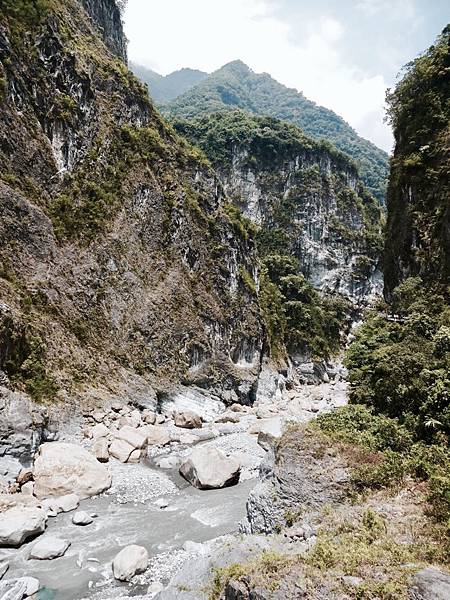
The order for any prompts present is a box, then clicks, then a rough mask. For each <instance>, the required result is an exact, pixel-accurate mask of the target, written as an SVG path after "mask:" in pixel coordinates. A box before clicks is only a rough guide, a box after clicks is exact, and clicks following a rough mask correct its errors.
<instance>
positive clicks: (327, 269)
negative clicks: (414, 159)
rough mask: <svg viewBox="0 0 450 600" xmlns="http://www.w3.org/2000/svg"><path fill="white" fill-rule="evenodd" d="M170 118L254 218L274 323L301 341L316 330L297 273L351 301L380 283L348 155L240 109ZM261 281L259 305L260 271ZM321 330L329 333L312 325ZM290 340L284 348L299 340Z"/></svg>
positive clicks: (378, 232) (377, 242)
mask: <svg viewBox="0 0 450 600" xmlns="http://www.w3.org/2000/svg"><path fill="white" fill-rule="evenodd" d="M174 125H175V128H176V129H177V130H178V131H179V132H180V133H182V134H183V135H185V136H186V137H188V139H189V140H190V141H192V142H193V143H195V144H198V145H199V146H200V147H201V148H202V149H203V150H204V152H205V153H206V154H207V156H208V157H209V159H210V160H211V162H212V164H213V166H214V167H215V169H216V171H217V172H218V173H219V175H220V178H221V181H222V182H223V185H224V189H225V190H226V192H227V194H228V196H229V197H230V198H231V199H232V200H233V203H234V205H235V206H237V207H238V208H239V209H240V211H242V214H243V215H244V216H245V217H246V218H247V219H248V220H249V221H250V222H252V223H253V225H254V226H255V231H256V239H257V243H258V251H259V254H260V256H261V258H262V259H263V260H264V265H265V266H266V267H267V273H268V276H269V279H270V280H271V282H272V283H274V284H276V285H277V287H278V288H280V289H282V305H283V306H282V308H283V310H282V317H283V316H284V317H287V321H286V322H285V324H284V325H282V324H281V323H277V324H274V329H277V330H278V331H280V329H282V328H283V327H284V328H285V330H286V336H287V337H288V338H289V339H290V341H291V342H293V340H294V338H295V337H296V336H294V335H293V332H294V331H295V330H298V329H299V327H300V328H301V329H303V330H304V333H305V334H306V331H305V330H308V329H309V341H311V340H312V338H314V333H313V331H314V321H315V319H314V318H312V319H311V315H310V314H309V312H308V311H310V310H311V307H312V306H313V305H314V304H320V300H319V299H318V297H317V294H316V293H315V291H314V290H313V289H312V288H311V287H310V286H308V284H307V283H306V281H305V282H304V283H303V282H302V280H301V279H298V276H299V275H302V276H303V277H304V278H305V279H306V280H307V282H309V284H311V285H312V287H313V288H314V289H315V290H318V291H320V292H322V295H323V296H324V297H326V296H330V295H335V296H334V298H340V297H344V298H347V299H349V300H351V301H352V302H353V304H354V305H356V306H361V305H364V304H367V302H368V301H369V300H371V299H372V298H373V297H374V296H375V295H376V294H377V293H380V292H381V286H382V278H381V273H380V270H379V258H380V254H381V248H382V221H383V215H382V211H381V209H380V207H379V204H378V203H377V201H376V200H375V199H374V198H373V197H372V196H371V195H370V194H368V193H367V192H366V191H365V188H364V186H363V185H362V183H361V180H360V179H359V176H358V172H357V169H356V166H355V164H354V163H353V162H352V160H351V159H349V158H348V157H347V156H346V155H344V154H343V153H340V152H339V151H337V150H336V149H335V148H333V147H332V146H331V145H329V144H326V143H325V142H317V141H314V140H312V139H310V138H307V137H306V136H305V135H304V134H303V133H302V132H301V131H300V130H299V129H298V128H297V127H295V126H294V125H290V124H288V123H283V122H281V121H278V120H277V119H272V118H268V117H254V116H252V115H250V114H249V113H246V112H244V111H233V112H229V111H226V112H221V113H215V114H213V115H208V116H204V117H201V118H199V119H195V120H193V121H175V122H174ZM295 277H297V279H295ZM289 278H291V279H289ZM292 278H294V279H292ZM262 285H263V288H262V294H261V302H262V305H263V309H264V270H263V278H262ZM298 286H300V287H301V288H302V290H301V291H300V289H299V287H298ZM305 286H306V287H305ZM294 287H295V292H294ZM283 288H284V289H283ZM307 289H308V291H307ZM305 294H307V296H308V297H307V298H306V297H305ZM302 299H303V302H304V305H303V306H302V310H301V312H300V313H299V314H298V315H296V318H295V319H294V320H293V319H292V318H290V316H291V317H292V316H293V315H292V312H293V309H294V308H295V309H297V308H299V307H298V306H296V305H295V303H296V302H300V301H301V300H302ZM294 305H295V306H294ZM308 305H309V306H308ZM341 308H342V307H341ZM294 312H295V311H294ZM327 318H328V320H329V321H331V320H332V318H331V315H330V314H327V316H326V317H325V316H324V318H323V321H324V322H325V321H327ZM319 320H320V321H321V320H322V319H319ZM281 321H283V319H281ZM324 324H325V323H323V325H324ZM269 330H270V327H269ZM297 337H298V336H297ZM301 337H302V339H303V341H307V339H308V337H305V336H303V335H302V336H301ZM320 337H323V338H326V337H327V335H326V334H324V333H323V332H322V333H319V332H317V338H320ZM289 345H290V346H291V351H296V350H297V349H298V348H297V344H295V343H294V344H292V343H290V344H289ZM313 345H314V344H313ZM316 350H319V348H318V347H317V348H316ZM323 350H324V349H323ZM325 353H326V352H325ZM319 354H320V351H319Z"/></svg>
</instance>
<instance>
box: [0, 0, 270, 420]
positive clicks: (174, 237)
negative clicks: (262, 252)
mask: <svg viewBox="0 0 450 600" xmlns="http://www.w3.org/2000/svg"><path fill="white" fill-rule="evenodd" d="M47 5H48V6H49V8H48V9H46V10H43V11H41V13H40V14H39V18H38V19H36V20H35V21H33V23H32V27H28V24H24V23H22V22H21V21H20V19H21V18H22V16H21V15H20V14H19V15H18V12H17V11H15V10H14V8H13V3H8V4H7V5H6V7H4V8H3V7H2V14H1V21H2V23H1V27H0V62H1V64H2V65H3V67H2V72H1V80H2V81H5V86H4V87H3V86H2V89H1V92H0V94H1V95H0V137H1V138H2V139H14V140H15V143H14V144H12V145H8V147H6V146H5V145H2V148H1V150H0V171H1V172H2V174H3V173H5V174H7V177H5V178H4V179H3V181H2V183H0V239H1V240H2V247H1V249H0V251H1V260H2V264H7V265H8V268H7V269H4V270H2V275H1V285H2V302H3V303H4V304H5V305H8V307H9V312H10V314H11V318H10V319H9V320H8V322H7V323H5V327H4V328H3V327H1V326H0V347H2V348H3V347H6V345H7V344H6V342H8V340H9V342H8V348H9V347H10V348H11V351H10V352H9V355H8V356H6V357H5V356H4V355H3V353H0V370H3V371H5V372H6V374H7V376H8V377H9V379H10V381H18V380H19V381H20V383H21V384H23V386H24V388H25V389H27V390H28V391H29V392H30V393H32V394H34V395H36V396H39V395H42V396H46V397H51V398H52V399H53V397H54V396H55V394H56V393H57V392H58V390H61V395H62V396H64V390H65V389H68V388H70V387H71V382H72V381H73V379H74V377H77V376H78V375H79V373H91V375H92V374H94V373H95V379H96V381H95V382H94V383H96V384H99V385H101V384H103V383H107V385H108V388H109V389H111V390H112V391H113V392H114V393H117V394H118V393H119V392H120V394H121V397H124V396H128V397H130V394H129V393H128V389H127V388H129V389H131V388H133V390H140V391H139V397H140V398H142V399H143V402H144V403H145V406H146V407H147V408H152V409H154V404H155V402H154V398H153V397H152V395H151V394H150V395H149V394H147V393H145V389H147V390H148V389H154V384H155V382H158V383H159V384H161V382H169V383H170V384H171V385H178V384H179V382H180V380H181V378H182V377H183V380H184V381H185V383H186V385H187V386H189V385H192V384H195V383H199V384H200V385H203V384H204V382H205V381H208V382H211V383H212V384H213V385H215V386H216V387H217V390H218V392H219V393H230V392H231V391H233V390H238V389H239V387H240V385H241V383H242V381H247V380H249V381H250V386H251V385H252V384H254V383H255V381H256V378H257V375H258V360H256V361H255V364H254V365H248V366H247V367H246V368H244V367H242V366H239V367H237V366H236V364H235V363H234V361H233V356H234V354H235V351H236V349H237V348H238V347H239V345H240V344H241V343H242V340H246V341H248V342H249V343H250V341H252V343H253V344H254V346H255V354H256V355H257V356H259V354H260V352H261V350H262V345H263V331H262V326H261V320H260V315H259V310H258V306H257V298H256V293H255V291H254V290H250V289H248V288H247V287H246V285H245V284H244V283H243V281H242V280H241V278H240V277H239V273H240V272H241V271H242V270H243V269H245V270H246V271H248V272H256V270H257V259H256V251H255V247H254V243H253V241H252V239H251V238H249V237H248V235H246V232H245V231H243V230H242V231H239V230H238V229H237V228H236V227H235V226H234V225H233V223H232V220H231V219H230V217H229V216H228V214H227V213H226V207H227V206H228V205H229V199H228V198H227V197H226V195H225V194H224V192H223V190H222V188H221V186H220V185H219V184H218V181H217V178H216V175H215V173H214V172H213V171H212V170H211V169H210V167H209V166H208V165H206V164H205V162H204V161H203V162H202V160H200V159H199V158H198V156H197V153H196V152H195V151H193V150H192V149H191V148H190V147H188V146H187V145H186V144H184V143H182V142H180V140H179V138H178V137H176V136H174V135H173V131H172V129H171V128H169V127H168V126H167V124H166V123H165V121H164V120H163V119H162V118H161V117H160V115H159V114H158V113H157V111H156V110H155V109H154V107H153V105H152V104H151V102H150V101H149V99H148V94H147V91H146V89H145V88H144V87H143V86H141V85H140V83H139V81H138V80H137V79H136V78H135V77H134V76H133V75H132V74H131V73H130V72H128V70H127V69H126V66H125V65H124V63H123V58H124V47H125V36H124V34H123V31H122V26H121V23H120V18H119V13H118V10H117V8H115V5H114V2H113V0H95V1H94V0H75V1H74V2H68V0H63V1H62V2H59V3H57V5H58V10H55V11H54V10H53V9H52V8H51V7H52V5H53V3H46V6H47ZM17 21H20V22H17ZM12 30H13V31H15V32H20V33H19V34H18V35H17V36H16V35H13V34H12V33H11V31H12ZM25 33H26V35H25ZM102 38H103V40H104V41H105V43H106V45H105V43H103V41H102ZM111 50H112V52H111ZM94 56H95V60H94V59H91V58H90V57H94ZM117 56H119V57H120V58H117ZM61 74H62V75H61ZM31 82H33V83H31ZM105 90H108V92H107V93H105ZM38 97H39V99H40V100H39V101H37V100H36V98H38ZM99 156H101V157H102V160H101V161H100V160H98V157H99ZM111 174H113V175H114V176H113V177H112V178H111ZM5 180H7V182H8V183H5ZM25 180H26V181H27V185H22V183H23V182H24V181H25ZM78 183H81V184H82V186H81V188H82V189H81V188H80V187H79V186H78ZM19 289H20V290H21V291H20V293H19V292H18V290H19ZM24 299H25V300H24ZM24 306H27V307H28V306H32V307H33V310H31V311H27V313H26V314H25V312H24V308H23V307H24ZM56 315H59V316H58V317H56ZM162 323H165V325H164V326H163V327H162V326H161V324H162ZM19 330H20V331H23V336H22V337H20V338H19V337H18V336H16V335H15V332H16V331H19ZM94 340H95V343H94ZM90 342H92V344H91V343H90ZM91 345H92V346H93V345H95V347H96V348H97V349H99V350H97V351H96V352H94V353H92V352H91V351H90V350H88V347H90V346H91ZM62 355H63V356H64V361H63V364H61V356H62ZM11 356H12V357H13V360H11ZM23 365H24V367H23ZM22 367H23V368H22ZM25 367H26V368H27V369H28V371H27V370H26V369H25ZM8 371H9V372H8ZM38 384H39V385H38ZM161 387H163V388H165V389H167V387H166V386H165V385H163V386H161ZM236 393H237V392H236ZM133 394H134V392H133ZM136 394H137V392H136ZM136 394H135V395H136ZM131 395H132V394H131Z"/></svg>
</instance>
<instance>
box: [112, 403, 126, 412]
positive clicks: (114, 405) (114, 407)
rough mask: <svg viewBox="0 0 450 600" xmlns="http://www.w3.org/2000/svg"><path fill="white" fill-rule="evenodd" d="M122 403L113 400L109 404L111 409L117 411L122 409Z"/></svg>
mask: <svg viewBox="0 0 450 600" xmlns="http://www.w3.org/2000/svg"><path fill="white" fill-rule="evenodd" d="M122 407H123V404H122V403H121V402H113V403H112V404H111V410H112V411H114V412H116V413H118V412H120V411H121V410H122Z"/></svg>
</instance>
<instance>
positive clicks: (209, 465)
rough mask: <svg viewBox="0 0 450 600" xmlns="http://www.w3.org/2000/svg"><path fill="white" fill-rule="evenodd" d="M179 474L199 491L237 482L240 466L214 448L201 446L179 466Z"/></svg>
mask: <svg viewBox="0 0 450 600" xmlns="http://www.w3.org/2000/svg"><path fill="white" fill-rule="evenodd" d="M180 474H181V475H182V476H183V477H184V478H185V479H186V480H187V481H189V483H190V484H191V485H193V486H194V487H197V488H199V489H201V490H209V489H215V488H222V487H226V486H229V485H233V484H235V483H237V482H238V481H239V474H240V464H239V462H238V461H237V460H235V459H234V458H230V457H227V456H226V455H225V454H223V452H221V451H220V450H217V449H216V448H211V447H205V446H203V447H199V448H196V449H195V450H193V452H192V453H191V454H190V455H189V457H188V458H187V459H186V460H185V461H184V462H183V463H182V464H181V466H180Z"/></svg>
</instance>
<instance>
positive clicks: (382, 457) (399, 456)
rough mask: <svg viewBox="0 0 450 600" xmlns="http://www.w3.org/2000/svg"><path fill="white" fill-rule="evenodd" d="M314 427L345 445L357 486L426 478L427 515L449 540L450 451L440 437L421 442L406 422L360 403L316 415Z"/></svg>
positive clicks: (361, 487)
mask: <svg viewBox="0 0 450 600" xmlns="http://www.w3.org/2000/svg"><path fill="white" fill-rule="evenodd" d="M314 426H315V427H318V428H320V430H321V431H323V432H324V433H325V434H326V435H327V436H329V437H330V438H331V439H332V440H334V441H337V442H342V443H344V444H346V445H349V447H350V450H349V451H348V454H349V456H350V459H351V462H353V473H352V481H353V484H354V485H355V486H356V487H357V489H359V490H363V489H365V488H383V487H387V486H389V485H392V484H395V483H397V482H399V481H402V480H404V479H405V477H407V476H409V477H414V478H416V479H418V480H423V481H426V482H427V484H428V489H429V496H428V498H429V501H430V502H431V514H432V515H433V516H434V518H435V519H436V520H437V521H438V522H440V523H442V524H443V527H444V536H446V538H447V543H448V544H450V474H449V472H448V465H449V464H450V449H449V447H448V444H447V442H446V440H445V438H444V437H442V436H440V437H436V438H435V439H434V443H425V441H423V440H421V439H419V438H418V437H417V431H411V430H410V429H409V427H408V423H402V422H401V421H400V419H398V418H391V417H388V416H386V415H384V414H376V413H375V412H374V410H373V408H368V407H366V406H363V405H359V404H355V405H349V406H346V407H343V408H340V409H337V410H336V411H334V412H332V413H329V414H326V415H321V416H319V417H318V419H317V420H316V422H315V425H314ZM355 448H360V449H362V452H360V451H358V450H355Z"/></svg>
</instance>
